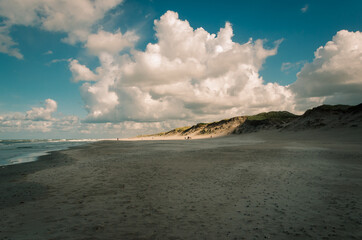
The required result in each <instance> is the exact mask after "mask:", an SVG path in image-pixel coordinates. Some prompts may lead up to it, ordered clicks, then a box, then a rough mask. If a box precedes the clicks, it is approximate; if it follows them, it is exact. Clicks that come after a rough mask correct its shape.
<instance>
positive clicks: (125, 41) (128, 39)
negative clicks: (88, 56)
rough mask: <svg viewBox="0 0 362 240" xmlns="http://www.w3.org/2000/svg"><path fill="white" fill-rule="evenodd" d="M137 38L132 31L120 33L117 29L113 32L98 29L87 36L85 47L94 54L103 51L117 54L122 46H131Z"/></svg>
mask: <svg viewBox="0 0 362 240" xmlns="http://www.w3.org/2000/svg"><path fill="white" fill-rule="evenodd" d="M137 40H138V36H136V35H135V33H134V32H126V33H125V34H122V33H121V32H120V30H119V29H118V30H117V31H116V32H115V33H110V32H105V31H103V30H99V31H98V32H97V33H95V34H91V35H89V36H88V40H87V43H86V44H85V47H86V48H87V49H88V50H89V51H90V52H91V53H93V54H95V55H99V54H101V53H103V52H106V53H110V54H117V53H119V52H120V51H122V50H123V49H124V48H127V47H133V45H134V43H135V42H136V41H137Z"/></svg>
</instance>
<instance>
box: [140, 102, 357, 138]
mask: <svg viewBox="0 0 362 240" xmlns="http://www.w3.org/2000/svg"><path fill="white" fill-rule="evenodd" d="M334 128H362V103H361V104H359V105H356V106H348V105H322V106H319V107H316V108H313V109H309V110H307V111H306V112H305V113H304V114H303V115H301V116H298V115H294V114H292V113H289V112H286V111H273V112H267V113H260V114H256V115H253V116H239V117H234V118H230V119H224V120H221V121H218V122H213V123H198V124H196V125H194V126H191V127H189V126H186V127H180V128H176V129H173V130H170V131H167V132H162V133H156V134H151V135H143V136H138V137H136V138H134V139H135V140H138V139H142V140H155V139H158V140H161V139H185V138H187V137H191V138H196V139H200V138H210V137H220V136H227V135H230V134H244V133H251V132H259V131H265V130H278V131H280V132H284V131H305V130H310V129H322V130H328V129H334Z"/></svg>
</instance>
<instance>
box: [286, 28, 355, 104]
mask: <svg viewBox="0 0 362 240" xmlns="http://www.w3.org/2000/svg"><path fill="white" fill-rule="evenodd" d="M314 55H315V57H314V60H313V62H311V63H307V64H305V65H304V67H303V68H302V70H301V71H300V72H299V73H298V74H297V81H296V82H294V83H293V84H292V85H291V86H290V88H291V89H292V90H293V92H295V93H296V95H297V97H298V100H299V101H307V100H308V99H309V100H313V101H317V102H325V103H330V104H337V103H344V104H357V103H360V102H361V100H362V99H361V92H362V78H361V76H362V68H361V63H362V33H361V32H359V31H357V32H349V31H347V30H341V31H339V32H337V34H336V35H335V36H334V37H333V39H332V41H329V42H327V43H326V44H325V45H324V46H321V47H319V48H318V49H317V50H316V52H315V53H314ZM300 107H303V105H301V106H300Z"/></svg>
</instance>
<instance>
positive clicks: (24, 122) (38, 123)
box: [0, 99, 57, 132]
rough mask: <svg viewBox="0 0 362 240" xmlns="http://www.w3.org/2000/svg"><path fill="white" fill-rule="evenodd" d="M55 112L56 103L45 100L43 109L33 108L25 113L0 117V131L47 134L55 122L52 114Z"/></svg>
mask: <svg viewBox="0 0 362 240" xmlns="http://www.w3.org/2000/svg"><path fill="white" fill-rule="evenodd" d="M56 111H57V103H56V101H54V100H52V99H46V100H45V103H44V107H33V108H31V110H29V111H27V112H26V113H19V112H17V113H11V114H6V115H2V116H0V127H1V128H2V131H9V132H16V131H23V130H26V131H40V132H49V131H50V130H51V127H52V125H53V122H54V121H56V119H55V118H53V116H52V114H53V113H54V112H56Z"/></svg>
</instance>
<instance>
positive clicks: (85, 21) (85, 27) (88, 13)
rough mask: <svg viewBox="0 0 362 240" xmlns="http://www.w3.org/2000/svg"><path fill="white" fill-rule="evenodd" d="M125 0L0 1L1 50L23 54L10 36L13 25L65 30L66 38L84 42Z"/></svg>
mask: <svg viewBox="0 0 362 240" xmlns="http://www.w3.org/2000/svg"><path fill="white" fill-rule="evenodd" d="M121 2H122V0H77V1H74V0H61V1H59V0H27V1H23V0H11V1H8V0H5V1H0V17H3V19H4V20H3V27H2V29H0V52H3V53H6V54H9V55H11V56H14V57H17V58H22V55H21V54H20V52H19V50H18V49H17V48H15V47H14V46H15V45H16V43H15V42H14V41H13V40H12V39H11V38H10V37H9V34H8V33H9V31H10V29H11V27H12V26H14V25H23V26H32V27H39V28H41V29H44V30H47V31H55V32H63V33H66V34H67V37H66V38H64V39H63V41H64V42H67V43H69V44H75V43H77V42H79V41H80V42H85V41H86V40H87V38H88V35H89V34H90V32H91V27H92V26H93V25H94V24H95V23H97V22H98V21H99V20H101V19H102V18H103V17H104V14H105V13H106V12H107V11H109V10H110V9H112V8H114V7H115V6H117V5H118V4H120V3H121Z"/></svg>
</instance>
